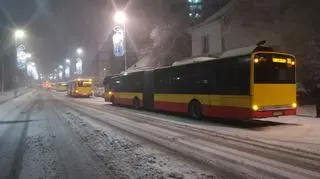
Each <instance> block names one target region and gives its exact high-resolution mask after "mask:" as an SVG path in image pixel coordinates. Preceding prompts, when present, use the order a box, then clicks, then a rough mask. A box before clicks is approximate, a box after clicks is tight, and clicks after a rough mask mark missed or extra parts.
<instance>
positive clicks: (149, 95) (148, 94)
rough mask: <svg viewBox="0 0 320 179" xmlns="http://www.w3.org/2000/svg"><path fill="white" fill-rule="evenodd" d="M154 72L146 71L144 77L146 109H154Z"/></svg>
mask: <svg viewBox="0 0 320 179" xmlns="http://www.w3.org/2000/svg"><path fill="white" fill-rule="evenodd" d="M153 94H154V72H153V71H145V72H144V75H143V106H144V108H145V109H153V102H154V97H153Z"/></svg>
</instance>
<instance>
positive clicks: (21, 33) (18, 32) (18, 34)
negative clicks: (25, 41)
mask: <svg viewBox="0 0 320 179" xmlns="http://www.w3.org/2000/svg"><path fill="white" fill-rule="evenodd" d="M24 37H25V31H24V30H20V29H18V30H16V31H15V32H14V40H15V48H17V45H18V40H19V39H22V38H24ZM0 45H1V41H0ZM0 48H1V47H0ZM16 54H17V56H18V51H17V49H16ZM2 57H3V54H2V51H1V53H0V60H1V72H2V73H1V94H2V95H3V93H4V80H5V73H4V58H2Z"/></svg>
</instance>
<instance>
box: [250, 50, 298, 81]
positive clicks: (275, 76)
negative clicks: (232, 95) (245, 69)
mask: <svg viewBox="0 0 320 179" xmlns="http://www.w3.org/2000/svg"><path fill="white" fill-rule="evenodd" d="M254 83H257V84H259V83H262V84H280V83H282V84H293V83H295V59H294V58H293V57H292V56H289V55H282V54H275V53H259V54H256V55H255V56H254Z"/></svg>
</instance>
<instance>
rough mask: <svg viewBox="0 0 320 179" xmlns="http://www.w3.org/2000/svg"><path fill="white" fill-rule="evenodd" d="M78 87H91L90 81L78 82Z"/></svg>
mask: <svg viewBox="0 0 320 179" xmlns="http://www.w3.org/2000/svg"><path fill="white" fill-rule="evenodd" d="M78 87H91V82H90V81H78Z"/></svg>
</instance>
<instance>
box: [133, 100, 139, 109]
mask: <svg viewBox="0 0 320 179" xmlns="http://www.w3.org/2000/svg"><path fill="white" fill-rule="evenodd" d="M133 107H134V109H139V108H140V102H139V99H138V98H134V99H133Z"/></svg>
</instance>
